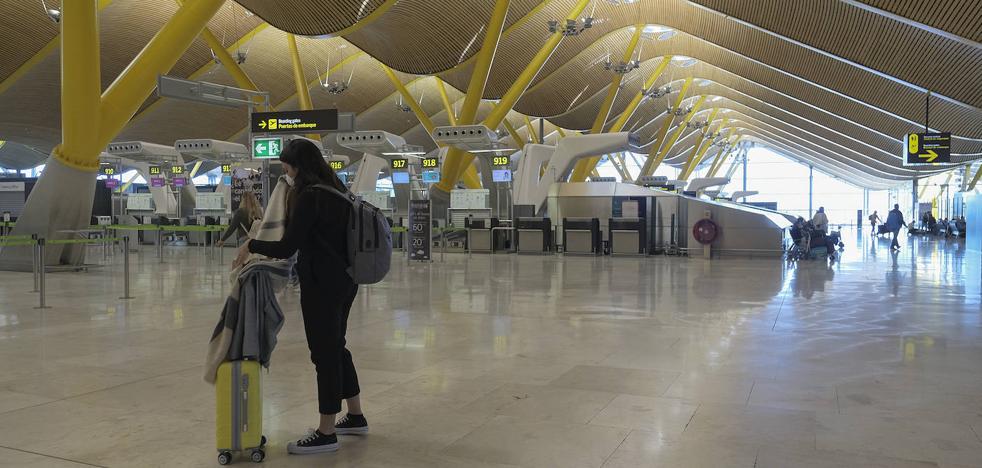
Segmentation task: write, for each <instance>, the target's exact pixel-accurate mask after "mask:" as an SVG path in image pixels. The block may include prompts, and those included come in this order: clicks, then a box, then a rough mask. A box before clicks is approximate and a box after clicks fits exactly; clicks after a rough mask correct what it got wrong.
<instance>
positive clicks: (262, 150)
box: [252, 137, 283, 159]
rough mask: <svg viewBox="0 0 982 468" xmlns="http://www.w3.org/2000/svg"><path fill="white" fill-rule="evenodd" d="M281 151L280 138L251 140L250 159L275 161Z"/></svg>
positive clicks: (281, 142) (281, 141)
mask: <svg viewBox="0 0 982 468" xmlns="http://www.w3.org/2000/svg"><path fill="white" fill-rule="evenodd" d="M280 151H283V139H282V138H279V137H277V138H253V139H252V158H253V159H276V158H278V157H280Z"/></svg>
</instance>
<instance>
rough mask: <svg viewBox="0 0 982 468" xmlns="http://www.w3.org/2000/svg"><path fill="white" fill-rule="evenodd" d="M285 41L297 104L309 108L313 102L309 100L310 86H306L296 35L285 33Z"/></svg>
mask: <svg viewBox="0 0 982 468" xmlns="http://www.w3.org/2000/svg"><path fill="white" fill-rule="evenodd" d="M286 43H287V45H288V46H289V47H290V63H291V64H292V65H293V84H294V85H295V86H296V88H297V105H298V106H299V107H300V110H311V109H313V108H314V104H313V103H312V102H311V101H310V88H307V78H306V77H304V75H303V63H302V62H301V61H300V50H299V49H298V48H297V37H296V36H294V35H293V34H287V35H286Z"/></svg>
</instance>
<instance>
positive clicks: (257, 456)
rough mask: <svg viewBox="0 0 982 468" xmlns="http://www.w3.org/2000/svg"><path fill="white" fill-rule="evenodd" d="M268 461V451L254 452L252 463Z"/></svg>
mask: <svg viewBox="0 0 982 468" xmlns="http://www.w3.org/2000/svg"><path fill="white" fill-rule="evenodd" d="M265 459H266V451H264V450H263V449H256V450H253V451H252V461H253V462H255V463H262V461H263V460H265Z"/></svg>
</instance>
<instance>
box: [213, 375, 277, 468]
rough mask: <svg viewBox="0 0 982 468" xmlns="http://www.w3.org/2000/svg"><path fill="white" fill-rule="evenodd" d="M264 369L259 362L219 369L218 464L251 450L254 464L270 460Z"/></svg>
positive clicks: (217, 393)
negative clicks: (265, 428) (234, 455)
mask: <svg viewBox="0 0 982 468" xmlns="http://www.w3.org/2000/svg"><path fill="white" fill-rule="evenodd" d="M261 370H262V366H260V365H259V362H258V361H231V362H225V363H222V365H221V366H219V367H218V380H217V382H215V408H216V413H215V425H216V432H215V445H216V446H217V447H218V463H219V464H222V465H228V464H229V463H231V462H232V454H233V453H235V452H246V451H248V452H249V454H250V457H251V459H252V461H254V462H256V463H259V462H261V461H263V459H264V458H266V452H265V450H264V448H265V446H266V437H263V392H262V381H261V378H262V374H261V372H260V371H261Z"/></svg>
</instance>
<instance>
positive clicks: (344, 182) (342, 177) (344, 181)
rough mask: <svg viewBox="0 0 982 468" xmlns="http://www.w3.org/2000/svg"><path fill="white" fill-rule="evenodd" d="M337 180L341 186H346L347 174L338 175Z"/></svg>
mask: <svg viewBox="0 0 982 468" xmlns="http://www.w3.org/2000/svg"><path fill="white" fill-rule="evenodd" d="M338 179H341V183H342V184H344V185H348V174H344V173H341V174H338Z"/></svg>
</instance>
